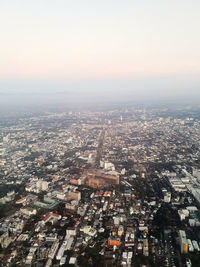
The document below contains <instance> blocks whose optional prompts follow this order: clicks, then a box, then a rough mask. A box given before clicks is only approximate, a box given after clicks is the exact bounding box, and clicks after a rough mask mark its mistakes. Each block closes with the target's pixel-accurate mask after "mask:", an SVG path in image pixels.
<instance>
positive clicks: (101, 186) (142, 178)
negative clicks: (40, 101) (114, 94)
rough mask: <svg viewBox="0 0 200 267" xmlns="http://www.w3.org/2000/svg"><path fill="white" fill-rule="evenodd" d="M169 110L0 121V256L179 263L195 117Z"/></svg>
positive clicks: (199, 196)
mask: <svg viewBox="0 0 200 267" xmlns="http://www.w3.org/2000/svg"><path fill="white" fill-rule="evenodd" d="M179 117H180V116H179ZM179 117H178V118H176V117H175V115H174V116H171V117H170V116H166V114H165V113H164V111H161V110H160V111H158V110H149V112H146V110H143V109H135V110H132V109H130V110H127V109H126V110H117V109H116V110H112V111H104V112H89V111H88V112H82V113H79V112H70V113H67V112H64V113H48V114H45V115H44V114H42V115H40V116H34V117H26V118H25V119H18V120H16V121H14V122H13V123H12V124H11V125H10V124H9V123H5V124H4V126H3V127H2V132H1V133H0V159H1V160H0V177H1V180H0V186H1V185H2V186H6V185H9V190H8V192H7V191H6V192H3V193H2V192H1V193H2V197H1V198H0V203H1V205H0V209H1V208H2V211H3V213H2V214H3V215H1V216H2V218H1V220H0V245H1V248H2V249H5V248H8V247H9V250H10V251H11V253H10V252H9V253H8V254H7V255H3V257H2V261H3V263H4V265H5V266H12V264H18V265H20V264H21V266H23V264H26V265H29V266H30V265H33V264H34V265H36V266H46V267H50V266H53V265H54V264H57V265H65V264H73V265H75V266H83V265H84V264H86V263H89V264H90V265H93V266H95V264H96V260H97V259H98V260H99V261H100V262H101V264H102V266H104V265H106V264H107V265H109V264H110V265H111V266H124V267H129V266H140V264H143V265H145V264H148V265H149V266H154V265H156V264H159V263H160V262H162V263H163V264H165V265H163V266H178V265H177V264H176V263H177V262H179V263H180V262H181V263H182V264H183V265H182V266H184V264H185V258H184V256H185V254H187V255H188V257H189V253H193V254H194V253H197V254H198V253H199V245H200V243H199V242H200V236H198V234H197V235H195V233H197V232H198V227H200V217H199V204H200V172H199V170H198V160H199V155H200V151H199V147H200V146H199V145H200V140H199V134H200V122H199V120H198V119H196V118H191V117H190V118H186V117H182V118H179ZM16 186H18V187H16ZM10 188H12V189H10ZM16 188H17V190H16ZM18 189H20V190H18ZM8 203H11V204H12V205H11V206H10V207H11V210H9V211H8V210H7V211H6V210H4V208H5V207H6V205H7V204H8ZM162 210H165V211H166V217H165V218H164V219H166V222H163V221H161V223H163V225H161V224H159V217H162V216H161V215H160V212H161V211H162ZM168 213H170V214H173V215H174V218H173V216H168ZM167 216H168V217H167ZM173 220H176V221H175V222H174V221H173ZM167 223H168V224H167ZM175 224H176V225H175ZM175 240H178V244H179V245H178V247H177V243H176V241H175ZM99 244H100V245H99ZM91 251H92V252H91ZM95 253H96V254H95ZM0 254H1V253H0ZM183 254H184V255H183Z"/></svg>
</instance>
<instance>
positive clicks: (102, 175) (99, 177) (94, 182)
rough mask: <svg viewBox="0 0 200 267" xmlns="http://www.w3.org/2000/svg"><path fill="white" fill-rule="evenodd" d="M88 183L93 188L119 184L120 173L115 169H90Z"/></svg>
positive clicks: (87, 175) (87, 176) (87, 174)
mask: <svg viewBox="0 0 200 267" xmlns="http://www.w3.org/2000/svg"><path fill="white" fill-rule="evenodd" d="M86 184H87V185H88V186H90V187H93V188H103V187H107V186H111V185H117V184H119V174H118V173H117V172H115V171H111V172H105V171H103V170H97V169H94V170H89V171H87V173H86Z"/></svg>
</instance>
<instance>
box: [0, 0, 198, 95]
mask: <svg viewBox="0 0 200 267" xmlns="http://www.w3.org/2000/svg"><path fill="white" fill-rule="evenodd" d="M199 14H200V1H199V0H192V1H189V0H167V1H164V0H124V1H122V0H101V1H97V0H90V1H89V0H73V1H72V0H56V1H55V0H32V1H31V0H18V1H16V0H5V1H3V0H2V1H0V98H1V99H3V98H4V97H5V95H7V96H8V95H11V94H12V95H15V94H17V95H20V94H23V95H24V96H25V95H26V94H27V95H28V94H32V95H33V94H35V95H37V94H41V95H43V94H44V95H45V94H46V92H49V94H55V93H56V94H57V95H62V98H64V97H66V96H67V95H71V96H72V95H73V97H74V98H76V97H77V96H78V95H79V97H80V95H82V94H83V93H84V94H85V95H87V96H89V95H90V96H91V99H93V97H95V96H97V97H105V98H106V97H109V98H112V97H114V98H115V97H119V98H121V97H122V96H123V97H124V95H126V96H127V97H128V98H129V97H133V96H136V95H137V96H140V97H143V96H144V97H148V96H152V95H157V96H159V95H160V96H174V97H180V96H181V95H182V96H190V95H193V96H197V95H198V96H200V78H199V77H200V34H199V31H200V30H199V29H200V16H199ZM106 91H107V94H105V92H106ZM63 92H65V93H63ZM113 93H114V96H113Z"/></svg>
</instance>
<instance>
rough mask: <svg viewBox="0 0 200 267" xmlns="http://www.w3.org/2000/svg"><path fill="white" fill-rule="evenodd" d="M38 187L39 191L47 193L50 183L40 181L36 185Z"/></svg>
mask: <svg viewBox="0 0 200 267" xmlns="http://www.w3.org/2000/svg"><path fill="white" fill-rule="evenodd" d="M36 187H37V189H38V190H39V191H47V190H48V182H47V181H43V180H38V181H37V183H36Z"/></svg>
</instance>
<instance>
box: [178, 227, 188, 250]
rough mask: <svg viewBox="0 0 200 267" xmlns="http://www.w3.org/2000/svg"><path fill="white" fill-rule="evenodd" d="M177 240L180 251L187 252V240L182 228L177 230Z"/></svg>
mask: <svg viewBox="0 0 200 267" xmlns="http://www.w3.org/2000/svg"><path fill="white" fill-rule="evenodd" d="M179 242H180V248H181V253H182V254H183V253H184V254H187V253H188V240H187V238H186V233H185V231H183V230H180V231H179Z"/></svg>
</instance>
